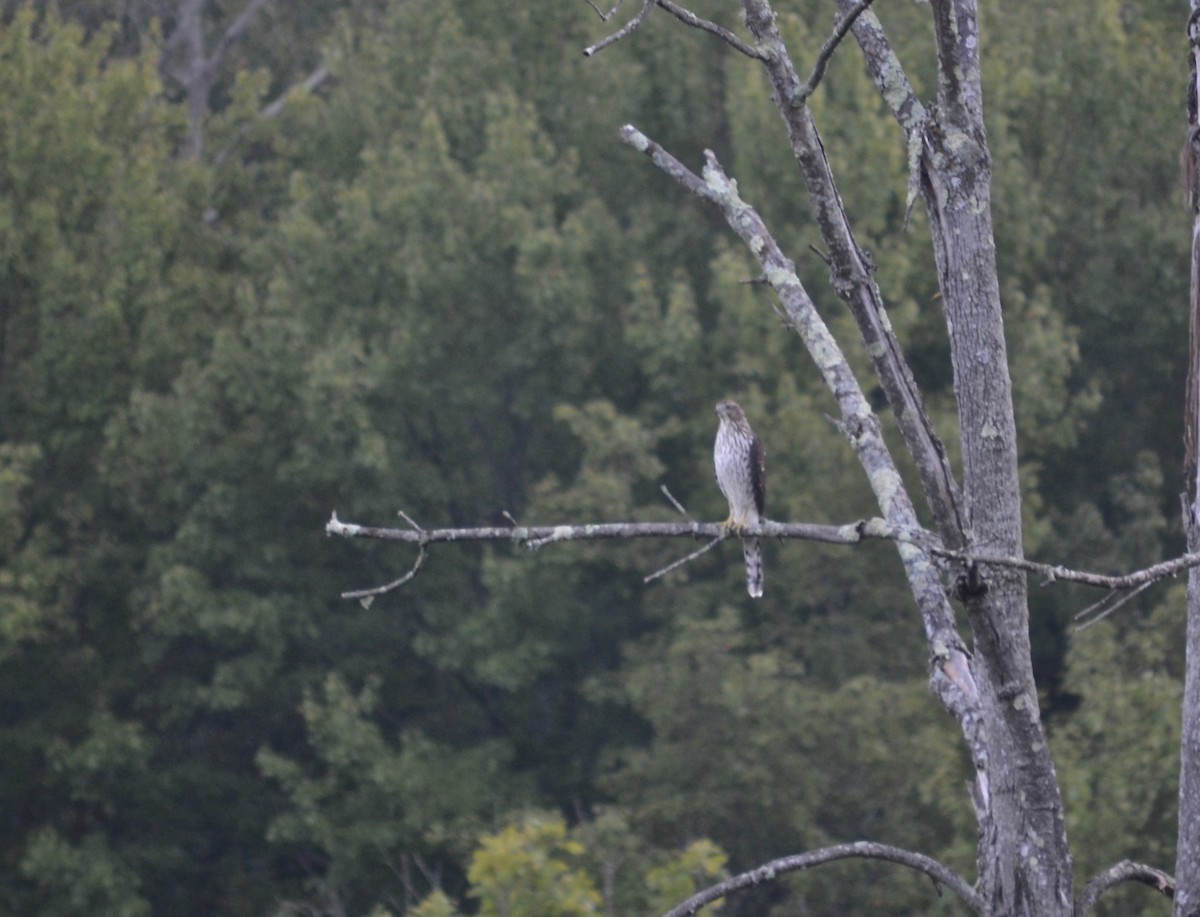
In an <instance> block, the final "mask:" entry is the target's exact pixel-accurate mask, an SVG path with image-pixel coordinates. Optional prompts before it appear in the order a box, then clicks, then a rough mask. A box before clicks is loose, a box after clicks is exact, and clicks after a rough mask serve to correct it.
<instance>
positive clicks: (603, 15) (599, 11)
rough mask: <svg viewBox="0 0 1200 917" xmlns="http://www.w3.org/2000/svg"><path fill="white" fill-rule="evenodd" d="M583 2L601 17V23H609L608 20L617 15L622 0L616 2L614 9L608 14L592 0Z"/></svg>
mask: <svg viewBox="0 0 1200 917" xmlns="http://www.w3.org/2000/svg"><path fill="white" fill-rule="evenodd" d="M583 2H584V3H586V4H587V5H588V6H590V7H591V8H592V9H593V10H595V11H596V15H597V16H599V17H600V21H601V22H608V20H610V19H612V18H613V16H615V15H616V14H617V8H618V7H620V5H621V0H616V2H615V3H614V4H613V7H612V9H611V10H609V11H608V12H607V13H606V12H604V10H602V9H600V7H598V6H596V4H595V3H594V2H592V0H583Z"/></svg>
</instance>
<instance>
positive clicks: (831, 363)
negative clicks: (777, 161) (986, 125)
mask: <svg viewBox="0 0 1200 917" xmlns="http://www.w3.org/2000/svg"><path fill="white" fill-rule="evenodd" d="M744 2H746V3H747V4H749V2H750V0H744ZM766 14H767V15H769V16H770V17H771V18H772V23H773V13H770V11H769V10H768V11H767V13H766ZM747 18H748V19H749V13H748V15H747ZM771 28H772V29H773V28H774V26H773V24H772V26H771ZM751 32H752V33H754V34H755V37H756V38H759V40H760V43H762V42H763V39H762V38H761V37H760V35H762V34H765V33H760V32H759V31H756V29H755V27H751ZM773 34H774V37H773V38H771V36H770V35H767V36H766V37H767V38H768V39H769V40H770V41H771V42H772V44H771V47H770V48H768V50H771V48H774V49H776V50H777V51H779V53H784V52H783V51H782V41H781V40H780V39H779V38H778V33H777V32H775V33H773ZM772 60H774V58H772ZM772 66H773V64H772ZM803 111H805V112H807V108H804V109H803ZM621 136H622V137H624V138H625V141H626V142H627V143H628V144H629V145H630V146H632V147H633V148H634V149H636V150H638V151H640V152H642V153H643V154H645V155H646V156H648V157H650V159H651V160H652V161H653V162H654V163H655V165H657V166H658V167H659V168H660V169H662V170H663V171H664V172H666V173H667V174H668V175H670V176H671V177H672V178H674V179H675V180H676V181H677V182H679V183H680V184H682V185H683V186H684V187H685V188H688V189H689V190H691V191H692V192H693V193H695V194H697V195H698V196H699V197H701V198H703V199H704V200H707V201H710V202H711V203H714V204H716V205H717V206H718V207H719V208H720V209H721V212H722V213H723V215H724V216H725V219H726V222H728V224H729V226H730V228H731V229H733V230H734V232H735V233H737V235H738V236H739V238H741V240H742V241H743V242H744V243H745V244H746V247H747V248H748V249H749V250H750V252H751V253H752V254H753V256H754V257H755V258H756V259H757V260H758V262H759V265H760V267H761V268H762V270H763V276H765V277H766V278H767V282H768V283H769V284H770V285H771V288H772V290H774V292H775V295H776V296H777V297H778V298H779V303H780V305H781V306H782V307H783V309H784V312H785V313H786V315H787V320H788V322H789V323H790V324H791V326H792V327H793V328H794V329H795V330H796V332H797V333H798V334H799V335H800V338H801V340H802V341H803V342H804V346H805V347H806V349H807V350H808V352H809V355H810V356H811V357H812V359H813V362H814V363H815V364H816V366H817V368H818V370H819V371H820V373H821V376H822V378H823V380H824V382H825V385H826V387H827V388H828V389H829V391H830V392H831V394H832V395H833V397H834V399H835V400H836V402H837V405H838V409H839V411H840V414H841V416H840V419H839V428H840V429H841V431H842V433H843V435H844V436H845V438H846V441H847V442H848V443H849V445H850V447H851V449H852V451H853V452H854V455H855V458H857V459H858V461H859V464H861V465H862V467H863V470H864V471H865V472H866V475H867V480H868V482H869V484H870V486H871V490H872V492H873V493H874V494H875V498H876V502H877V503H878V505H879V508H880V510H881V511H882V513H883V517H884V519H885V520H887V522H886V524H887V526H889V527H890V528H892V529H895V530H913V531H915V530H918V529H920V527H921V526H920V521H919V520H918V518H917V512H916V508H915V507H914V506H913V504H912V500H911V498H910V497H909V495H908V491H907V489H906V488H905V486H904V481H903V479H902V478H901V477H900V472H899V471H898V470H897V468H896V464H895V462H894V461H893V460H892V456H891V453H890V451H889V450H888V446H887V443H886V442H885V441H884V438H883V432H882V428H881V427H880V424H879V418H878V417H877V416H876V415H875V412H874V411H873V410H872V409H871V405H870V403H869V402H868V401H867V399H866V396H865V394H864V393H863V390H862V386H861V385H859V382H858V379H857V378H856V377H855V375H854V372H853V370H852V369H851V368H850V364H849V363H848V362H847V360H846V357H845V355H844V354H843V353H842V350H841V348H840V347H839V346H838V343H837V341H836V340H835V339H834V337H833V335H832V334H831V333H830V331H829V327H828V326H827V325H826V324H825V321H824V319H822V318H821V316H820V314H819V313H818V312H817V309H816V307H815V306H814V305H813V301H812V298H811V297H810V296H809V295H808V292H807V290H805V288H804V285H803V284H802V283H801V282H800V278H799V277H798V276H797V274H796V266H795V264H794V263H793V262H792V261H791V259H790V258H788V257H787V256H786V255H785V254H784V253H783V251H782V250H781V249H780V247H779V244H778V243H777V242H776V241H775V239H774V237H773V236H772V235H771V233H770V231H769V230H768V229H767V227H766V225H765V224H764V223H763V221H762V218H761V217H760V216H759V215H758V212H757V211H756V210H755V209H754V208H753V207H751V206H750V205H749V204H747V203H746V202H745V201H743V200H742V198H741V196H740V195H739V194H738V188H737V182H735V181H733V180H732V179H731V178H730V177H729V176H728V175H726V174H725V172H724V170H723V169H722V168H721V164H720V163H719V162H718V161H717V158H716V156H714V155H713V154H712V153H711V152H710V151H706V152H705V158H706V164H705V168H704V177H703V178H700V177H699V176H697V175H695V174H694V173H692V172H691V170H689V169H688V168H687V167H686V166H684V165H683V164H682V163H680V162H679V161H678V160H677V159H675V157H673V156H672V155H671V154H670V153H668V152H667V151H666V150H664V149H663V148H662V147H661V146H659V145H658V144H657V143H654V142H653V141H652V140H650V138H649V137H647V136H646V135H645V134H643V133H642V132H641V131H639V130H637V128H635V127H633V126H632V125H626V126H625V127H623V128H622V129H621ZM822 159H823V157H822ZM827 165H828V164H827V163H826V167H827ZM831 180H832V179H831ZM836 193H837V192H836V189H835V190H834V191H833V194H834V196H835V197H836ZM838 207H839V208H840V202H839V203H838ZM843 218H844V215H843ZM873 286H874V285H873V284H872V287H873ZM876 319H878V320H879V322H880V324H879V325H878V327H880V328H882V327H883V324H885V320H884V318H883V317H882V315H881V314H877V315H876ZM889 327H890V326H889ZM887 333H889V334H890V331H889V332H887ZM891 340H893V341H894V338H892V339H891ZM886 347H887V345H886V344H883V343H882V342H880V344H879V349H880V351H881V352H882V351H883V350H884V349H886ZM873 349H874V348H872V347H868V351H871V350H873ZM877 355H878V356H881V355H882V353H879V354H873V355H872V356H873V357H875V356H877ZM894 356H896V357H897V358H898V350H897V351H896V352H895V354H894ZM876 365H877V366H878V363H877V364H876ZM888 365H889V366H891V367H893V368H898V369H899V370H900V371H901V372H903V370H906V369H907V367H906V366H905V365H904V364H903V363H902V362H900V363H899V364H895V363H889V364H888ZM907 380H908V381H907V385H908V389H907V391H908V392H909V394H910V396H911V397H910V398H909V400H907V401H900V402H893V408H894V410H895V413H896V415H897V417H898V418H901V426H902V427H904V426H905V425H906V424H907V425H908V426H909V431H910V432H913V433H915V431H916V429H917V428H915V427H913V426H912V421H914V420H916V418H915V417H914V416H913V415H912V414H911V413H909V414H908V417H907V420H905V419H904V418H902V417H901V415H903V414H905V413H906V412H909V411H910V410H915V411H917V412H918V414H919V415H920V416H921V417H922V418H923V416H924V412H923V410H922V409H921V408H920V401H919V396H918V394H917V392H916V386H915V383H913V382H912V376H911V374H908V375H907ZM892 381H893V382H896V383H897V384H902V383H901V382H900V379H899V377H895V376H893V377H892ZM893 394H894V393H893ZM889 397H891V395H889ZM924 421H925V426H924V429H925V430H926V431H927V432H928V433H929V434H930V436H932V429H931V428H930V427H929V426H928V421H927V418H924ZM935 441H936V437H933V438H932V440H925V441H924V442H925V443H926V444H927V445H928V446H929V448H930V449H933V448H934V445H933V443H934V442H935ZM913 448H916V449H918V450H920V449H921V448H922V447H921V444H920V443H917V444H916V445H915V446H914V447H913ZM919 454H920V455H923V456H926V457H927V458H930V460H931V461H934V462H935V463H936V462H937V459H934V458H931V457H930V455H929V453H927V452H919ZM941 455H942V457H943V459H944V452H942V453H941ZM921 464H923V463H922V461H921V460H920V459H918V465H921ZM948 470H949V469H948V465H945V466H938V467H935V468H926V469H925V470H924V471H923V472H922V477H923V479H924V478H925V475H926V473H927V472H928V473H929V474H930V475H931V476H932V478H933V479H934V480H935V481H938V482H941V484H943V485H945V486H946V487H947V488H949V490H948V491H947V496H949V495H950V494H952V493H953V478H952V477H943V476H942V474H943V471H944V472H946V473H947V474H948ZM951 500H952V498H951ZM935 502H937V501H936V500H935ZM939 505H940V506H941V508H942V509H943V510H946V505H945V504H939ZM950 512H951V513H952V514H953V511H950ZM935 515H937V513H936V511H935ZM941 515H942V516H944V515H945V512H943V513H942V514H941ZM955 518H956V516H955ZM939 521H945V520H944V519H940V520H939ZM949 529H950V535H949V538H950V539H951V540H950V546H951V547H952V548H958V547H961V546H962V545H961V539H962V530H961V528H958V527H956V526H954V525H950V526H949ZM946 537H947V536H945V535H943V538H946ZM897 553H898V554H899V555H900V562H901V564H902V565H903V567H904V572H905V576H906V578H907V579H908V583H909V588H910V589H911V591H912V594H913V598H914V599H915V600H916V603H917V607H918V609H919V610H920V613H921V622H922V625H923V627H924V630H925V639H926V643H927V644H928V646H929V651H930V658H931V660H932V666H933V672H931V675H930V677H931V680H932V681H933V682H934V687H935V690H936V691H937V694H938V697H939V698H941V699H942V700H943V702H945V705H946V708H947V709H948V710H949V711H950V712H951V713H952V714H953V715H954V716H955V717H956V718H957V719H958V721H959V724H960V726H961V728H962V730H963V735H964V738H965V739H966V740H967V744H968V747H969V748H970V750H971V757H972V760H973V761H974V762H975V767H976V771H977V773H978V774H980V775H981V779H980V781H979V782H978V784H977V790H978V795H979V797H980V798H981V799H986V798H987V781H986V777H985V776H984V775H983V772H984V771H985V770H986V769H987V766H988V764H987V761H988V756H987V740H986V736H985V735H984V732H983V728H982V724H983V720H982V719H981V718H980V717H979V716H978V703H979V694H978V689H977V686H976V683H975V679H974V674H973V673H972V670H971V663H970V654H969V653H968V652H967V650H966V647H965V646H964V644H963V642H962V638H961V637H960V636H959V634H958V631H957V629H956V627H955V623H954V614H953V611H952V610H951V608H950V604H949V601H948V600H947V597H946V592H945V589H944V588H943V585H942V579H941V575H940V572H939V570H938V569H937V566H936V565H935V564H933V563H931V562H930V561H931V558H930V556H929V553H928V551H927V550H925V549H923V548H921V547H919V546H917V545H914V544H904V543H897ZM939 670H941V671H940V674H939ZM951 672H952V673H953V675H951ZM952 695H954V697H953V699H952V700H951V696H952Z"/></svg>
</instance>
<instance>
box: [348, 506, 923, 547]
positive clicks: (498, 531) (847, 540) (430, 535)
mask: <svg viewBox="0 0 1200 917" xmlns="http://www.w3.org/2000/svg"><path fill="white" fill-rule="evenodd" d="M325 534H327V535H340V536H342V537H344V538H374V539H379V540H382V541H404V542H408V543H409V544H420V545H430V544H439V543H443V542H452V541H509V542H512V543H513V544H519V545H524V546H525V547H529V548H535V549H536V548H540V547H543V546H545V545H548V544H554V543H558V542H565V541H596V540H602V539H614V538H721V537H724V536H725V535H727V534H729V531H728V529H727V528H726V527H725V526H724V525H723V524H722V523H719V522H598V523H589V524H585V525H514V526H481V527H477V528H460V529H421V528H407V529H405V528H386V527H381V526H370V525H358V524H356V523H353V522H342V521H341V520H340V519H339V518H338V517H337V513H334V514H333V516H332V518H331V519H330V520H329V521H328V522H327V523H325ZM742 534H745V535H748V536H758V537H760V538H785V539H789V538H795V539H800V540H804V541H820V542H824V543H825V544H844V545H851V544H860V543H862V542H864V541H869V540H878V539H887V540H892V541H903V542H907V543H910V544H920V545H923V546H924V547H925V548H927V549H928V548H932V547H933V543H934V542H935V541H936V540H937V539H936V537H935V536H934V535H933V534H932V533H930V532H926V531H924V530H922V529H920V528H915V529H912V530H902V529H898V528H896V527H894V526H890V525H888V524H887V523H886V522H884V520H882V519H878V518H876V519H860V520H858V521H856V522H850V523H847V524H845V525H816V524H814V523H809V522H771V521H769V520H767V521H763V522H761V523H759V524H758V525H751V526H747V527H746V528H745V530H744V532H743V533H742Z"/></svg>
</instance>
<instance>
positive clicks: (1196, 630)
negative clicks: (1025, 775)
mask: <svg viewBox="0 0 1200 917" xmlns="http://www.w3.org/2000/svg"><path fill="white" fill-rule="evenodd" d="M1190 5H1191V17H1190V18H1189V20H1188V40H1189V43H1190V63H1191V79H1190V82H1189V85H1188V118H1189V122H1190V123H1189V131H1188V141H1187V143H1186V144H1185V146H1184V150H1183V166H1184V169H1183V171H1184V176H1185V190H1186V193H1187V198H1188V203H1189V204H1190V206H1191V208H1192V225H1193V228H1192V266H1191V270H1192V283H1191V297H1190V299H1191V302H1190V304H1189V306H1190V308H1189V326H1190V329H1191V347H1190V352H1189V359H1190V364H1189V367H1188V390H1187V398H1186V407H1185V416H1184V427H1185V429H1186V430H1187V451H1188V471H1189V475H1188V477H1189V478H1190V482H1191V494H1190V503H1189V505H1188V506H1187V513H1186V517H1185V520H1184V521H1185V525H1186V526H1187V536H1188V550H1189V551H1195V550H1197V548H1198V547H1200V480H1198V479H1197V477H1196V475H1197V474H1198V473H1200V469H1198V463H1197V455H1198V454H1200V395H1198V386H1200V363H1198V352H1200V183H1198V182H1197V175H1198V174H1200V169H1198V163H1200V114H1198V108H1200V105H1198V103H1197V99H1198V98H1200V82H1198V80H1200V76H1198V74H1200V0H1190ZM1187 605H1188V611H1187V639H1186V651H1185V652H1186V657H1185V658H1186V663H1185V671H1184V685H1183V722H1182V739H1181V748H1180V768H1179V836H1178V842H1177V848H1176V860H1175V883H1176V888H1175V906H1174V911H1173V913H1174V914H1175V917H1198V915H1200V568H1195V567H1193V568H1192V569H1191V570H1190V571H1189V573H1188V602H1187Z"/></svg>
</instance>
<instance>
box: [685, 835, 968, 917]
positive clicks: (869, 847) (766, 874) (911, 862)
mask: <svg viewBox="0 0 1200 917" xmlns="http://www.w3.org/2000/svg"><path fill="white" fill-rule="evenodd" d="M851 858H858V859H866V860H887V861H888V862H890V863H898V864H899V865H901V866H907V867H908V868H909V869H915V870H916V871H917V872H922V873H924V874H925V875H927V876H929V878H930V879H932V880H933V882H934V884H935V885H936V886H945V887H946V888H948V889H950V890H951V891H952V892H954V894H956V895H958V897H959V898H961V899H962V900H963V902H964V903H965V904H966V905H967V906H968V907H969V908H971V910H973V911H975V912H976V913H977V914H981V913H983V909H984V903H983V900H982V899H981V898H980V897H979V895H978V894H977V893H976V892H975V889H973V888H972V887H971V886H970V885H969V884H968V883H967V882H966V881H965V880H964V879H963V878H962V877H961V876H960V875H958V873H956V872H954V870H952V869H950V868H948V867H946V866H943V865H942V864H941V863H939V862H938V861H937V860H934V859H932V858H930V857H927V856H925V855H924V854H921V853H914V852H912V851H910V850H903V849H901V848H899V847H891V846H889V845H887V844H876V843H872V842H871V841H858V842H857V843H853V844H837V845H835V846H832V847H822V848H821V849H820V850H813V851H810V852H809V853H799V854H795V855H793V856H788V857H781V858H780V859H778V860H772V861H771V862H770V863H766V864H764V865H763V866H759V867H758V868H757V869H752V870H750V871H749V872H744V873H742V874H741V875H737V876H734V877H733V878H731V879H726V880H725V881H724V882H720V883H718V884H716V885H714V886H712V887H711V888H706V889H705V890H704V891H702V892H699V893H698V894H695V895H693V896H692V897H690V898H688V900H687V901H685V902H683V903H682V904H680V905H678V906H677V907H675V908H673V909H672V910H670V911H669V912H668V913H667V914H666V917H686V915H690V914H695V913H696V912H697V911H698V910H700V908H702V907H704V906H705V905H706V904H711V903H712V902H713V901H716V900H717V899H718V898H724V897H725V896H727V895H729V894H730V893H731V892H736V891H741V890H742V889H744V888H753V887H754V886H756V885H761V884H763V883H764V882H773V881H774V880H775V879H776V878H778V877H779V876H781V875H784V874H785V873H789V872H797V871H799V870H802V869H811V868H812V867H814V866H821V865H823V864H825V863H832V862H833V861H835V860H845V859H851Z"/></svg>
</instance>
